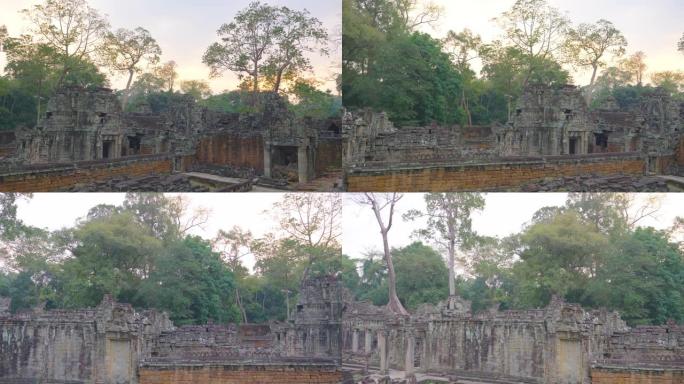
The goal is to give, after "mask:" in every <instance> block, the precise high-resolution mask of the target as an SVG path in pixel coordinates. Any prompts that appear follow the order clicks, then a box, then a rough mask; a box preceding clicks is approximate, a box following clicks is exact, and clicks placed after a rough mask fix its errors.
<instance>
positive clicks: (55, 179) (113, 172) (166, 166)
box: [0, 155, 182, 192]
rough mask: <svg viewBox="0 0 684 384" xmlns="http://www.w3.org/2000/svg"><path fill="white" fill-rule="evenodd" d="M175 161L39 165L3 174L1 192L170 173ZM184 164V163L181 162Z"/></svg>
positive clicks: (155, 159)
mask: <svg viewBox="0 0 684 384" xmlns="http://www.w3.org/2000/svg"><path fill="white" fill-rule="evenodd" d="M173 163H174V159H172V158H170V157H169V156H167V155H151V156H133V157H128V158H122V159H116V160H97V161H91V162H79V163H72V164H61V165H59V166H56V165H39V166H30V167H21V168H20V169H17V170H13V169H7V170H5V171H0V190H2V191H5V192H52V191H56V190H60V189H63V188H67V187H71V186H74V185H77V184H79V183H85V184H87V183H93V182H98V181H104V180H108V179H111V178H114V177H118V176H126V177H130V178H135V177H143V176H149V175H152V174H169V173H171V172H172V171H173V169H174V164H173ZM180 163H182V161H181V162H180Z"/></svg>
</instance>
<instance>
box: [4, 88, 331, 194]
mask: <svg viewBox="0 0 684 384" xmlns="http://www.w3.org/2000/svg"><path fill="white" fill-rule="evenodd" d="M260 102H261V104H262V111H261V112H259V113H244V114H238V113H222V112H216V111H210V110H208V109H206V108H203V107H200V106H198V105H197V104H196V103H195V101H194V99H192V97H190V96H187V97H185V98H181V99H179V100H175V101H173V102H172V103H171V105H170V106H169V108H168V110H167V111H165V112H164V113H159V114H157V113H153V112H152V111H151V109H150V108H149V106H145V105H143V106H141V107H140V108H139V110H138V111H134V112H125V111H123V110H122V108H121V104H120V102H119V100H118V98H117V96H116V95H115V94H114V93H113V92H112V91H111V90H110V89H106V88H96V89H84V88H80V87H67V88H64V89H61V90H59V91H58V92H57V93H56V94H55V95H54V97H52V98H51V99H50V101H49V102H48V105H47V111H46V113H45V115H44V116H43V118H42V120H41V122H40V123H39V124H38V126H37V127H35V128H19V129H17V131H16V132H15V133H14V134H13V135H12V136H11V137H10V136H8V135H5V136H7V137H5V136H3V137H0V186H2V181H3V180H2V179H3V176H5V175H10V174H11V175H13V176H14V177H16V176H17V175H19V174H25V175H26V177H27V178H30V177H32V176H33V169H34V168H35V167H36V166H42V168H41V170H43V171H44V170H50V169H51V167H54V168H55V169H57V168H60V167H61V166H63V165H64V164H80V163H89V162H99V163H103V164H107V163H109V162H112V161H114V160H118V159H136V160H138V161H141V162H143V161H145V160H146V158H147V157H149V156H162V155H163V156H167V157H168V158H169V161H170V162H171V169H172V170H173V171H175V172H178V171H185V170H187V169H190V168H192V167H194V166H204V165H217V166H226V167H237V168H242V167H249V168H252V169H254V171H255V173H256V174H259V175H264V176H265V177H266V178H271V177H275V176H280V175H282V174H283V173H285V174H286V173H287V172H286V170H287V169H289V168H293V169H294V172H293V173H294V177H293V180H292V181H294V182H299V183H306V182H308V181H310V180H312V179H314V178H315V177H317V175H320V174H322V173H323V172H325V171H326V170H327V169H329V168H338V169H339V168H341V164H342V159H341V145H340V143H341V132H340V126H341V124H340V123H339V121H336V120H335V119H327V120H315V119H300V118H296V117H295V116H294V114H293V113H292V112H290V111H289V110H288V108H287V105H286V104H285V101H284V100H283V99H282V97H280V96H279V95H277V94H270V93H267V94H262V95H261V97H260ZM11 144H13V145H14V147H15V149H14V150H10V149H8V147H9V146H11ZM278 167H280V168H282V169H284V170H285V171H281V170H279V169H278ZM274 171H275V172H274ZM85 181H89V180H85ZM98 181H101V180H98Z"/></svg>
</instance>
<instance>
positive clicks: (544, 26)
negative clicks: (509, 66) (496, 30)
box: [494, 0, 569, 86]
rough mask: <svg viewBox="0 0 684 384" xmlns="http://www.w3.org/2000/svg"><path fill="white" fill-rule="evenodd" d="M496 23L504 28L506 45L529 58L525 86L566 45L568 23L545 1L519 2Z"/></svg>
mask: <svg viewBox="0 0 684 384" xmlns="http://www.w3.org/2000/svg"><path fill="white" fill-rule="evenodd" d="M494 20H495V21H496V22H498V23H499V25H500V26H501V27H502V28H503V30H504V34H505V38H506V40H507V42H508V43H509V44H510V45H511V46H513V47H515V48H517V49H518V50H520V52H522V53H523V54H524V57H525V58H526V63H525V66H526V76H525V80H524V82H523V86H525V85H527V83H528V82H529V81H530V78H531V77H532V74H533V73H534V72H535V71H537V70H539V69H540V68H539V65H540V64H544V63H545V61H546V60H548V59H552V58H554V57H555V56H556V55H558V54H559V53H560V52H561V50H562V48H563V47H564V45H565V42H566V34H567V29H568V24H569V21H568V19H567V17H565V16H564V15H562V14H561V13H560V12H559V11H558V9H556V8H553V7H551V6H550V5H548V3H547V2H546V0H516V2H515V3H514V4H513V6H512V7H511V9H509V10H508V11H506V12H504V13H503V14H501V16H500V17H498V18H495V19H494Z"/></svg>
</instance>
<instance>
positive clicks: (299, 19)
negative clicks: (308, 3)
mask: <svg viewBox="0 0 684 384" xmlns="http://www.w3.org/2000/svg"><path fill="white" fill-rule="evenodd" d="M327 39H328V32H327V30H326V29H325V28H324V27H323V24H322V23H321V22H320V21H319V20H318V19H316V18H315V17H311V16H310V15H309V12H308V11H307V10H304V11H295V10H292V9H289V8H287V7H282V8H280V9H279V10H278V27H277V30H276V33H275V34H274V39H273V43H274V46H273V48H272V49H271V50H270V51H271V52H270V57H269V58H268V59H267V60H266V68H265V71H266V72H267V74H268V75H270V76H272V77H273V89H272V90H273V92H276V93H277V92H279V91H280V89H281V86H282V81H283V79H284V78H285V77H288V78H290V79H292V78H295V77H296V76H297V75H298V74H299V73H301V72H304V71H308V70H310V69H311V68H312V67H311V61H310V59H309V58H308V57H307V54H308V53H310V52H314V51H315V50H316V47H323V48H320V49H319V50H318V51H319V52H320V53H321V54H323V55H328V50H327V49H326V48H324V44H325V43H326V42H327Z"/></svg>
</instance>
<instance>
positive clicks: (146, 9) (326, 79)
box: [0, 0, 342, 92]
mask: <svg viewBox="0 0 684 384" xmlns="http://www.w3.org/2000/svg"><path fill="white" fill-rule="evenodd" d="M250 2H251V0H192V1H190V0H116V1H114V0H89V4H90V5H91V6H92V7H93V8H95V9H97V10H99V11H100V12H101V13H104V14H107V15H108V16H109V22H110V24H111V26H112V29H118V28H127V29H134V28H136V27H138V26H142V27H143V28H145V29H147V30H149V31H150V33H151V34H152V36H153V37H154V38H155V39H156V40H157V42H158V43H159V45H160V47H161V48H162V52H163V54H162V57H161V60H162V62H166V61H169V60H174V61H175V62H176V63H177V64H178V73H179V79H178V81H177V84H179V83H180V81H181V80H207V81H209V83H210V86H211V87H212V89H213V91H214V92H220V91H222V90H225V89H235V87H236V86H237V84H238V83H239V81H238V78H237V76H236V75H234V74H232V73H230V72H226V73H225V74H224V76H223V77H221V78H217V79H209V68H208V67H207V66H205V65H204V64H203V63H202V55H203V54H204V52H205V51H206V49H207V47H209V45H211V44H212V43H214V42H216V41H218V36H217V35H216V30H217V29H218V28H219V27H220V26H221V24H223V23H227V22H230V21H231V20H232V19H233V17H234V16H235V14H236V13H237V12H239V11H240V10H242V9H244V8H246V7H247V6H248V5H249V3H250ZM39 3H41V1H39V0H2V5H1V6H0V25H6V26H7V28H8V32H9V34H10V35H11V36H16V35H19V34H21V33H24V32H26V30H27V27H28V23H27V21H26V20H25V18H24V16H23V15H21V14H20V13H19V11H20V10H21V9H25V8H30V7H31V6H32V5H34V4H39ZM262 3H268V4H271V5H278V6H281V5H282V6H287V7H289V8H292V9H297V10H303V9H307V10H308V11H309V12H310V13H311V15H312V16H314V17H316V18H318V19H319V20H320V21H321V22H322V23H323V25H324V27H325V28H326V29H327V30H328V34H329V36H330V37H331V43H330V47H329V50H330V56H329V57H325V56H321V55H319V54H312V55H311V56H310V58H311V62H312V64H313V66H314V70H313V72H312V73H308V74H306V75H305V76H306V77H309V78H316V79H317V80H319V81H321V82H322V84H321V85H320V88H321V89H324V90H325V89H330V90H331V91H333V92H336V91H335V81H334V74H336V73H339V72H340V70H341V69H340V68H341V60H342V59H341V55H342V50H341V49H340V48H339V43H338V42H334V41H337V39H338V36H339V35H340V30H341V22H342V21H341V20H342V2H341V0H322V1H311V0H268V1H262ZM5 64H6V60H5V57H4V53H0V68H4V66H5ZM110 79H111V81H112V86H113V87H114V88H124V87H125V86H126V79H124V78H123V77H122V76H117V77H112V76H111V75H110ZM177 88H178V86H176V89H177Z"/></svg>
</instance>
